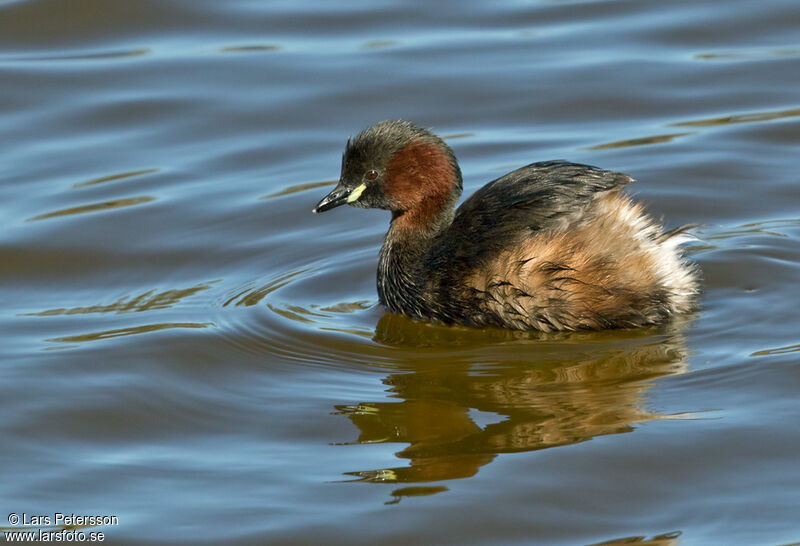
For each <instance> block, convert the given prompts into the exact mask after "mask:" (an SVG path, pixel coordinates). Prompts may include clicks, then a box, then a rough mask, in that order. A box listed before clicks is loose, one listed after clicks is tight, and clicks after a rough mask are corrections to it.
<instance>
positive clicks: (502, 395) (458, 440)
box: [336, 315, 688, 497]
mask: <svg viewBox="0 0 800 546" xmlns="http://www.w3.org/2000/svg"><path fill="white" fill-rule="evenodd" d="M682 330H683V325H671V326H670V327H669V328H668V331H661V332H658V333H655V332H647V333H642V332H616V333H609V332H605V333H599V334H562V335H560V336H557V338H556V337H552V336H551V337H552V338H551V337H546V338H542V337H540V338H539V339H533V338H531V339H530V342H531V345H530V350H529V351H526V352H525V353H522V354H526V353H527V356H528V358H525V357H524V356H523V357H520V351H519V348H520V347H519V342H520V341H519V340H517V343H515V344H514V345H516V347H517V350H516V351H513V353H511V354H513V355H516V356H509V357H501V358H499V359H494V360H489V361H482V360H481V358H480V356H477V357H476V355H475V354H471V353H469V352H468V351H462V352H450V353H447V354H445V353H442V352H441V351H439V350H436V351H428V352H427V353H425V352H421V353H418V355H417V356H416V357H410V358H407V359H405V361H404V364H403V365H402V366H401V367H400V370H399V371H398V372H397V373H391V374H389V375H387V376H386V377H385V378H384V379H383V383H384V384H385V385H387V386H388V387H389V389H388V390H389V392H390V393H392V396H393V397H396V398H398V399H400V401H398V402H371V401H362V402H358V403H354V404H349V405H340V406H336V409H337V412H338V414H340V415H346V416H347V417H348V418H349V419H350V420H351V421H352V423H353V424H354V425H355V426H356V427H357V428H358V430H359V436H358V439H357V440H356V441H355V442H348V443H357V444H373V443H387V442H392V443H404V444H408V446H407V447H405V448H404V449H402V450H401V451H399V452H398V453H396V455H397V457H398V458H401V459H407V460H408V463H409V464H408V466H398V467H393V468H379V469H365V470H356V471H353V472H348V474H349V475H352V476H356V477H357V478H358V480H357V481H368V482H376V483H387V482H388V483H419V482H431V481H438V480H451V479H457V478H467V477H470V476H473V475H475V474H476V473H477V472H478V471H479V470H480V468H481V467H482V466H484V465H486V464H488V463H490V462H491V461H492V460H494V459H495V457H496V456H497V455H498V454H500V453H514V452H524V451H533V450H539V449H546V448H551V447H557V446H565V445H570V444H576V443H579V442H585V441H587V440H590V439H592V438H594V437H596V436H602V435H608V434H620V433H624V432H631V431H633V430H634V428H635V425H636V424H638V423H642V422H645V421H650V420H653V419H661V418H680V417H681V416H678V415H663V414H660V413H658V412H657V411H654V410H652V409H649V408H648V407H647V405H648V404H647V393H648V391H649V390H650V388H651V387H652V385H653V380H654V379H657V378H660V377H665V376H669V375H674V374H679V373H683V372H685V371H686V370H687V369H688V364H687V357H688V350H687V348H686V344H685V340H684V336H683V335H682V334H681V331H682ZM482 334H483V332H481V333H479V334H477V336H478V337H480V336H481V335H482ZM499 334H500V332H498V335H499ZM502 334H503V335H508V333H507V332H502ZM414 335H416V336H417V340H416V345H417V347H418V348H424V347H435V346H437V345H438V346H439V347H442V346H445V347H446V346H450V347H453V346H456V345H459V341H463V342H464V345H470V344H472V343H474V338H475V337H476V333H474V332H472V333H470V332H468V331H459V330H457V329H452V328H430V327H425V326H424V325H419V324H417V323H414V322H413V321H410V320H407V319H405V318H403V317H398V316H394V315H386V316H384V317H383V318H382V319H381V321H380V323H379V324H378V327H377V331H376V336H375V339H376V340H377V341H380V342H383V343H388V344H394V345H396V346H397V347H398V348H404V349H405V350H407V349H408V343H409V342H410V343H414V341H412V338H413V336H414ZM431 336H433V337H434V338H435V339H430V338H431ZM443 336H445V337H447V338H449V339H443ZM399 339H400V340H402V341H401V342H400V343H398V342H397V340H399ZM434 341H435V343H434ZM403 345H405V347H403ZM495 356H496V355H495ZM478 415H480V417H478V418H477V419H476V416H478ZM477 421H486V422H488V424H484V425H483V426H482V425H481V424H480V423H479V422H477ZM428 489H430V488H428ZM444 490H446V488H441V489H439V490H437V491H428V490H427V489H426V491H425V492H424V493H422V494H432V493H436V492H439V491H444ZM407 494H408V493H407V492H406V491H405V489H398V490H397V491H395V492H394V493H393V495H394V496H395V497H401V496H406V495H407ZM410 494H419V493H417V492H416V491H411V493H410Z"/></svg>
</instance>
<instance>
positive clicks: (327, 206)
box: [311, 183, 366, 214]
mask: <svg viewBox="0 0 800 546" xmlns="http://www.w3.org/2000/svg"><path fill="white" fill-rule="evenodd" d="M364 188H366V185H365V184H361V185H360V186H358V187H356V188H353V189H352V190H350V189H347V188H345V187H343V186H342V185H341V183H340V184H339V185H338V186H336V187H335V188H333V191H332V192H330V193H329V194H328V195H326V196H325V197H324V198H323V199H322V201H320V202H319V203H317V206H316V207H314V209H313V210H312V211H311V212H313V213H314V214H319V213H320V212H325V211H326V210H331V209H334V208H336V207H338V206H341V205H344V204H346V203H352V202H353V201H355V200H357V199H358V198H359V197H361V192H363V191H364Z"/></svg>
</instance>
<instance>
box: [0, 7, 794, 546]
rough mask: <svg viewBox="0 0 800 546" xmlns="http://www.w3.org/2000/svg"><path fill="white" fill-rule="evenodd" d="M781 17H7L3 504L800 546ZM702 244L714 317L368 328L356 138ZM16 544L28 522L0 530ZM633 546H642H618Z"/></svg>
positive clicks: (255, 522)
mask: <svg viewBox="0 0 800 546" xmlns="http://www.w3.org/2000/svg"><path fill="white" fill-rule="evenodd" d="M798 25H800V10H799V9H798V7H797V3H796V2H794V1H792V0H765V1H761V2H748V1H744V0H739V1H736V0H734V1H729V2H726V3H725V5H724V7H723V6H722V5H720V4H719V3H718V2H713V1H710V0H700V1H697V0H693V1H691V2H690V1H683V0H677V1H673V2H666V3H665V2H635V1H632V0H630V1H599V2H591V1H532V2H523V1H515V0H507V1H502V2H494V3H491V4H487V3H484V2H458V3H453V2H445V3H438V4H435V5H430V4H425V3H416V2H408V3H404V2H380V3H374V4H372V5H370V6H367V5H366V4H365V5H359V4H351V3H346V2H336V1H331V2H315V3H311V4H309V3H305V4H302V5H301V4H297V3H290V2H256V1H252V0H249V1H246V0H240V1H228V2H211V1H192V2H189V1H176V2H170V3H164V2H153V1H140V2H136V3H130V2H122V1H119V0H102V1H100V0H87V1H84V2H80V3H69V2H59V1H57V0H13V1H5V2H0V84H1V87H2V101H0V111H1V112H2V116H0V219H2V226H3V229H2V233H0V301H1V302H2V307H1V308H0V346H1V347H2V360H1V361H0V381H2V386H3V392H2V395H1V396H0V427H2V438H3V441H2V446H3V447H2V449H0V468H2V471H0V477H2V479H0V509H2V513H1V514H0V517H5V516H3V515H2V514H8V513H11V512H15V513H20V514H21V513H23V512H26V513H28V514H53V513H54V512H65V513H76V514H111V515H117V516H118V517H119V521H120V524H119V525H118V526H106V527H103V528H100V530H102V531H104V532H105V533H106V536H107V537H108V539H107V540H108V541H109V542H111V543H129V544H138V543H148V544H153V543H165V544H174V543H186V542H193V543H211V544H217V543H222V542H224V543H226V544H236V543H246V544H249V543H298V544H299V543H321V542H325V543H388V544H408V543H451V544H468V543H469V544H517V543H529V544H531V543H535V544H570V545H571V544H597V543H604V544H622V543H630V542H634V541H636V540H640V541H642V542H641V543H645V544H658V545H667V544H669V545H675V544H681V545H694V544H698V545H708V544H726V545H729V544H743V545H744V544H747V545H752V544H772V545H779V544H788V543H792V542H796V541H800V524H799V523H798V521H800V519H799V517H798V509H797V507H798V506H800V472H798V469H797V453H798V452H800V433H798V427H797V423H798V418H800V402H798V398H797V394H796V393H797V392H798V390H799V389H800V358H798V356H799V355H800V335H798V333H797V332H798V324H800V320H798V319H800V311H798V303H799V302H798V296H797V294H798V291H797V285H798V281H800V267H798V260H799V259H800V190H798V187H800V186H799V185H798V183H799V182H800V179H799V178H798V174H797V173H798V169H797V157H798V156H797V151H798V145H800V99H798V93H797V90H798V88H800V41H799V40H798V34H797V28H798ZM386 118H406V119H410V120H412V121H414V122H416V123H418V124H420V125H423V126H427V127H432V128H434V130H435V131H437V132H438V133H439V134H441V135H443V136H445V137H446V138H447V139H448V142H449V143H450V144H451V146H452V147H453V149H454V150H455V152H456V154H457V155H458V157H459V159H460V161H461V166H462V170H463V173H464V179H465V195H469V194H470V193H471V192H472V191H474V190H475V189H477V188H478V187H480V186H482V185H483V184H484V183H486V182H487V181H489V180H491V179H493V178H495V177H497V176H499V175H501V174H503V173H505V172H507V171H509V170H511V169H513V168H516V167H519V166H522V165H524V164H527V163H529V162H532V161H535V160H544V159H555V158H567V159H570V160H573V161H581V162H587V163H591V164H595V165H599V166H602V167H605V168H609V169H615V170H620V171H623V172H626V173H629V174H630V175H631V176H633V177H635V178H636V179H637V180H638V182H637V183H636V184H633V185H632V186H631V188H630V189H631V192H632V193H634V194H635V195H636V197H637V199H640V200H642V201H644V202H646V203H647V204H648V205H649V208H650V210H651V211H652V213H653V214H654V215H655V216H656V217H659V218H664V221H665V223H666V225H667V226H668V227H674V226H677V225H680V224H682V223H687V222H693V223H700V224H703V227H701V228H698V229H697V230H696V232H697V235H698V237H699V240H698V241H696V242H694V243H692V244H691V245H690V247H689V253H690V255H691V256H692V259H693V260H695V261H696V262H697V263H698V264H699V265H700V268H701V269H702V271H703V277H704V281H703V284H704V293H703V296H702V300H701V307H700V309H699V310H698V312H697V313H696V314H695V315H693V316H690V317H685V319H683V320H680V321H676V322H674V323H672V324H668V325H665V326H663V327H659V328H651V329H646V330H642V331H620V332H601V333H573V334H554V335H546V336H545V335H529V334H519V333H511V332H504V331H500V330H486V331H474V330H468V329H463V328H445V327H441V326H434V325H429V324H419V323H415V322H412V321H409V320H407V319H404V318H402V317H397V316H392V315H388V314H386V313H384V311H382V310H381V309H380V307H379V306H378V305H377V296H376V292H375V267H376V261H377V250H378V247H379V245H380V243H381V239H382V236H383V234H384V232H385V230H386V227H387V223H388V217H387V215H386V213H385V212H384V211H363V210H352V209H340V210H336V211H333V212H330V213H327V214H325V215H321V216H315V215H312V214H311V212H310V211H311V208H312V207H313V205H314V204H315V203H316V202H317V201H318V200H319V199H320V198H321V197H322V195H324V194H325V193H326V192H327V191H328V190H329V188H330V186H331V185H332V184H333V183H334V180H335V178H336V176H337V175H338V173H339V161H340V156H341V151H342V148H343V146H344V143H345V141H346V138H347V137H348V136H349V135H352V134H354V133H355V132H357V131H359V130H360V129H362V128H363V127H365V126H367V125H370V124H372V123H374V122H376V121H379V120H381V119H386ZM3 525H4V527H3V529H4V530H7V529H8V528H9V527H5V523H3ZM626 541H627V542H626Z"/></svg>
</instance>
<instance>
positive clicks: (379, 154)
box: [314, 120, 462, 223]
mask: <svg viewBox="0 0 800 546" xmlns="http://www.w3.org/2000/svg"><path fill="white" fill-rule="evenodd" d="M461 185H462V183H461V170H460V169H459V168H458V163H457V162H456V159H455V156H454V155H453V151H452V150H451V149H450V147H449V146H448V145H447V144H445V142H444V141H443V140H442V139H440V138H439V137H437V136H436V135H434V134H433V133H431V132H430V131H427V130H425V129H421V128H419V127H417V126H415V125H413V124H411V123H409V122H407V121H400V120H397V121H395V120H389V121H382V122H380V123H378V124H376V125H373V126H372V127H369V128H368V129H365V130H364V131H362V132H361V133H359V134H358V135H357V136H356V137H355V138H352V139H350V140H348V141H347V146H346V148H345V150H344V154H343V155H342V172H341V175H340V178H339V183H338V184H337V186H336V187H335V188H334V189H333V191H332V192H330V193H329V194H328V195H327V196H325V198H324V199H323V200H322V201H320V202H319V203H318V204H317V206H316V207H315V208H314V212H315V213H318V212H324V211H326V210H330V209H332V208H335V207H338V206H340V205H345V204H348V205H352V206H354V207H361V208H379V209H388V210H391V211H392V212H393V213H394V216H395V217H399V216H401V215H404V214H405V213H407V212H411V213H414V214H411V215H410V217H414V219H415V220H414V221H415V222H417V223H421V222H425V221H429V220H430V218H429V216H430V215H432V214H434V213H438V212H439V211H441V210H442V209H444V208H446V207H447V206H448V205H450V207H452V206H453V205H455V202H456V201H457V200H458V196H459V195H461Z"/></svg>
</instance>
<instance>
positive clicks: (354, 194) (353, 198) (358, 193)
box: [347, 184, 367, 203]
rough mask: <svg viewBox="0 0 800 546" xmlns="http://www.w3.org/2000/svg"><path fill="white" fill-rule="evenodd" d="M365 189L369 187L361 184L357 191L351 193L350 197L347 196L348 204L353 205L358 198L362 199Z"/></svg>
mask: <svg viewBox="0 0 800 546" xmlns="http://www.w3.org/2000/svg"><path fill="white" fill-rule="evenodd" d="M365 189H367V185H366V184H361V185H360V186H358V187H357V188H356V189H354V190H353V191H351V192H350V195H348V196H347V202H348V203H352V202H353V201H357V200H358V198H359V197H361V194H362V193H363V192H364V190H365Z"/></svg>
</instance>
